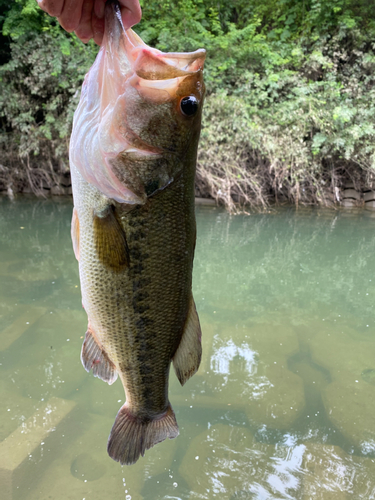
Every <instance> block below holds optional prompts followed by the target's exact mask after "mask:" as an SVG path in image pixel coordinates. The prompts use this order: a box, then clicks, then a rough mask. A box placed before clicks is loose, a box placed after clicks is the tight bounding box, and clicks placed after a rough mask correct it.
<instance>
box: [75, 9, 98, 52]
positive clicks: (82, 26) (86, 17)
mask: <svg viewBox="0 0 375 500" xmlns="http://www.w3.org/2000/svg"><path fill="white" fill-rule="evenodd" d="M93 7H94V0H86V1H84V2H83V5H82V14H81V19H80V21H79V25H78V28H77V29H76V30H75V33H76V35H77V36H78V38H79V39H81V40H82V42H84V43H87V42H88V41H89V40H90V39H91V38H92V37H93V31H92V26H91V16H92V11H93Z"/></svg>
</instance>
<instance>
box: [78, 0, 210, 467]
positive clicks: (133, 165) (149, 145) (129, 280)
mask: <svg viewBox="0 0 375 500" xmlns="http://www.w3.org/2000/svg"><path fill="white" fill-rule="evenodd" d="M116 12H118V5H117V3H116V2H107V6H106V20H105V23H106V24H105V33H104V38H103V46H102V49H101V51H100V52H99V55H98V58H97V60H96V62H95V63H94V66H93V68H92V69H91V70H90V72H89V73H88V75H87V76H86V79H85V83H84V87H83V91H82V96H81V100H80V104H79V106H78V108H77V111H76V113H75V117H74V124H73V132H72V137H71V145H70V165H71V175H72V186H73V198H74V211H73V219H72V240H73V247H74V251H75V254H76V257H77V260H78V261H79V273H80V281H81V291H82V303H83V306H84V309H85V311H86V313H87V316H88V329H87V332H86V336H85V340H84V343H83V346H82V352H81V360H82V363H83V365H84V367H85V368H86V370H87V371H90V370H92V372H93V374H94V375H95V376H97V377H99V378H102V379H103V380H104V381H106V382H108V383H109V384H111V383H113V382H114V381H115V380H116V378H117V377H119V378H120V379H121V382H122V384H123V386H124V390H125V396H126V402H125V404H124V405H123V406H122V408H121V409H120V411H119V412H118V414H117V417H116V420H115V423H114V425H113V428H112V431H111V434H110V437H109V441H108V453H109V455H110V456H111V457H112V458H113V459H114V460H117V461H119V462H121V463H122V464H128V465H129V464H132V463H134V462H136V461H137V460H138V458H139V456H140V455H143V454H144V452H145V451H146V450H147V449H148V448H150V447H151V446H153V445H155V444H156V443H158V442H160V441H163V440H164V439H166V438H174V437H176V436H177V435H178V432H179V431H178V426H177V422H176V419H175V415H174V412H173V410H172V407H171V405H170V402H169V399H168V379H169V370H170V365H171V363H172V362H173V365H174V368H175V372H176V375H177V377H178V379H179V380H180V382H181V384H184V383H185V382H186V380H188V379H189V378H190V377H191V376H192V375H193V374H194V373H195V372H196V371H197V369H198V367H199V363H200V359H201V331H200V326H199V319H198V316H197V312H196V309H195V304H194V300H193V297H192V267H193V258H194V249H195V238H196V227H195V215H194V177H195V166H196V155H197V146H198V139H199V133H200V121H201V111H202V105H203V96H204V84H203V79H202V70H203V62H204V57H205V54H204V51H203V50H199V51H196V52H195V53H188V54H178V53H173V54H164V53H162V52H160V51H157V50H156V49H151V48H150V47H147V46H146V45H145V44H144V43H143V42H142V40H141V39H140V38H139V37H138V36H137V35H135V33H133V32H132V31H131V30H127V31H125V30H124V29H123V27H122V26H121V22H120V20H119V17H118V15H117V14H116ZM124 60H125V63H124ZM124 68H125V69H124ZM108 69H111V71H108ZM140 75H141V76H140ZM96 81H97V82H99V84H97V83H96ZM185 102H188V104H189V105H188V106H187V105H186V106H185V104H184V103H185ZM184 109H185V111H186V113H185V112H184Z"/></svg>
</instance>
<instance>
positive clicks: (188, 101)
mask: <svg viewBox="0 0 375 500" xmlns="http://www.w3.org/2000/svg"><path fill="white" fill-rule="evenodd" d="M180 108H181V111H182V113H183V114H184V115H185V116H193V115H195V113H196V112H197V111H198V100H197V98H196V97H195V96H193V95H189V96H187V97H183V98H182V99H181V102H180Z"/></svg>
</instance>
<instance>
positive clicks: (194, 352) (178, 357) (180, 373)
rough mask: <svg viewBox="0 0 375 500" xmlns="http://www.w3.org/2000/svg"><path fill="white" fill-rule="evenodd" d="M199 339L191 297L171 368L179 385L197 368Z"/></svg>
mask: <svg viewBox="0 0 375 500" xmlns="http://www.w3.org/2000/svg"><path fill="white" fill-rule="evenodd" d="M201 339H202V332H201V327H200V324H199V318H198V314H197V310H196V308H195V303H194V299H193V296H191V299H190V308H189V313H188V316H187V319H186V323H185V328H184V332H183V334H182V338H181V342H180V345H179V346H178V348H177V351H176V353H175V355H174V356H173V367H174V370H175V372H176V375H177V378H178V380H179V381H180V383H181V385H184V384H185V382H186V381H187V380H188V379H189V378H190V377H192V376H193V375H194V373H195V372H196V371H197V370H198V368H199V365H200V362H201V357H202V344H201Z"/></svg>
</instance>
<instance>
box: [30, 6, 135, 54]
mask: <svg viewBox="0 0 375 500" xmlns="http://www.w3.org/2000/svg"><path fill="white" fill-rule="evenodd" d="M37 2H38V5H39V7H40V8H41V9H43V10H44V11H45V12H47V13H48V14H49V15H50V16H53V17H57V19H58V21H59V23H60V24H61V26H62V27H63V28H64V29H65V30H66V31H68V32H69V33H71V32H72V31H74V32H75V33H76V35H77V36H78V38H80V39H81V40H82V42H84V43H87V42H88V41H89V40H90V39H91V38H93V39H94V42H95V43H97V44H98V45H100V44H101V43H102V39H103V33H104V7H105V2H106V0H37ZM119 3H120V7H121V16H122V22H123V23H124V27H125V29H127V28H130V27H131V26H133V25H134V24H137V23H139V21H140V20H141V17H142V11H141V7H140V5H139V0H119Z"/></svg>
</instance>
